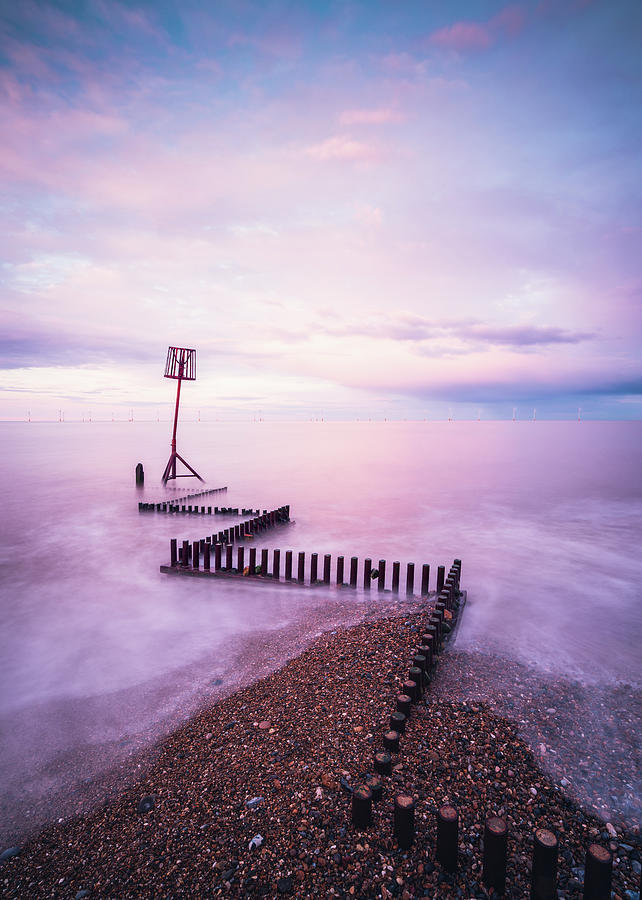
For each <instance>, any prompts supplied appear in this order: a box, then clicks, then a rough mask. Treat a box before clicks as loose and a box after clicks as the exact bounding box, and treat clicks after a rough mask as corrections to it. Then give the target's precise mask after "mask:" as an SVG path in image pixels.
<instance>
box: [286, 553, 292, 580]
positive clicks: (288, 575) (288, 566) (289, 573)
mask: <svg viewBox="0 0 642 900" xmlns="http://www.w3.org/2000/svg"><path fill="white" fill-rule="evenodd" d="M285 580H286V581H291V580H292V551H291V550H286V551H285Z"/></svg>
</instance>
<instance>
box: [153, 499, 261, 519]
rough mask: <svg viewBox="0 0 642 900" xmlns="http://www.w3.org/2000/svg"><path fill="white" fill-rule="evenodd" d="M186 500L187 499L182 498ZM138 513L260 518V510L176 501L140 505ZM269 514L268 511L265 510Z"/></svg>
mask: <svg viewBox="0 0 642 900" xmlns="http://www.w3.org/2000/svg"><path fill="white" fill-rule="evenodd" d="M181 499H186V498H181ZM138 512H159V513H170V514H173V513H180V514H182V515H191V514H194V515H200V516H259V515H261V510H260V509H253V508H252V507H249V508H246V507H244V506H242V507H240V506H198V505H197V504H191V503H190V504H187V503H180V502H176V501H171V500H170V501H160V502H159V503H142V502H141V503H139V504H138ZM263 513H264V514H265V513H267V509H264V510H263Z"/></svg>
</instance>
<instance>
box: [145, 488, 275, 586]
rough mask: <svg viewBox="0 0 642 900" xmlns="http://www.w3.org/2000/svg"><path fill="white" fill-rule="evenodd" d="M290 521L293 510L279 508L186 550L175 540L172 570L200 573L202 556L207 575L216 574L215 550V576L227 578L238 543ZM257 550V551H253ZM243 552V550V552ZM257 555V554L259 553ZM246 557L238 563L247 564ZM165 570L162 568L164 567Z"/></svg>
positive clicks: (188, 546) (241, 555) (189, 543)
mask: <svg viewBox="0 0 642 900" xmlns="http://www.w3.org/2000/svg"><path fill="white" fill-rule="evenodd" d="M289 521H290V506H289V504H286V505H285V506H279V508H278V509H271V510H269V512H268V511H267V510H265V512H264V513H263V515H260V516H255V517H254V518H253V519H248V520H247V521H245V522H239V523H238V524H236V525H231V526H230V527H229V528H224V529H223V530H222V531H219V532H218V533H216V534H212V535H208V536H207V537H205V538H200V539H199V540H196V541H194V542H193V543H191V542H190V541H183V543H182V546H181V547H180V548H179V547H178V541H177V540H176V539H175V538H172V540H171V541H170V542H169V546H170V565H171V567H172V568H176V567H178V568H179V569H188V568H190V562H191V569H192V570H194V571H199V569H200V564H201V554H202V556H203V571H204V572H210V574H211V573H212V549H213V550H214V560H213V562H214V568H213V572H214V573H216V572H219V573H220V574H225V573H226V572H227V571H228V570H230V571H231V570H232V568H233V566H232V553H233V545H234V544H235V543H237V542H238V541H243V540H246V539H247V538H254V537H255V536H257V535H259V534H261V532H263V531H266V530H267V529H268V528H274V527H275V526H276V525H283V524H286V523H287V522H289ZM223 548H225V566H223ZM252 549H254V548H252ZM242 550H243V548H242V547H239V551H242ZM255 555H256V550H255ZM243 558H244V554H243V552H240V553H239V554H238V559H239V560H241V561H242V560H243ZM161 568H162V567H161Z"/></svg>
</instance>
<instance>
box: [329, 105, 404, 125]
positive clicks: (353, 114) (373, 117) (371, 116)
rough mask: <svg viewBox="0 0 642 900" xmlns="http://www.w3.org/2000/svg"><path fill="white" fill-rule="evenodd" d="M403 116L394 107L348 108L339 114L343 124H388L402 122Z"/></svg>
mask: <svg viewBox="0 0 642 900" xmlns="http://www.w3.org/2000/svg"><path fill="white" fill-rule="evenodd" d="M402 119H403V116H402V115H401V114H400V113H399V112H397V111H396V110H394V109H389V108H385V107H384V108H379V109H346V110H344V111H343V112H342V113H341V115H340V116H339V121H340V123H341V124H342V125H387V124H388V123H390V122H400V121H401V120H402Z"/></svg>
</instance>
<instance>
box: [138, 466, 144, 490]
mask: <svg viewBox="0 0 642 900" xmlns="http://www.w3.org/2000/svg"><path fill="white" fill-rule="evenodd" d="M136 484H137V485H138V486H139V487H141V486H142V485H143V484H145V472H144V470H143V464H142V463H138V465H137V466H136Z"/></svg>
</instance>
